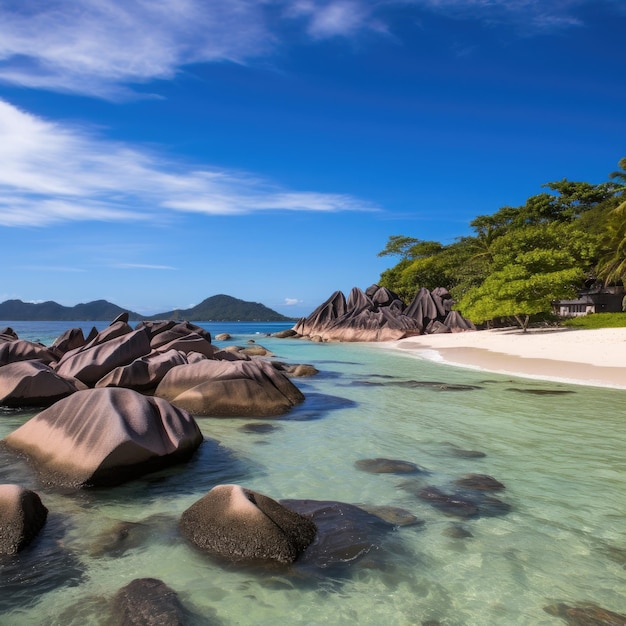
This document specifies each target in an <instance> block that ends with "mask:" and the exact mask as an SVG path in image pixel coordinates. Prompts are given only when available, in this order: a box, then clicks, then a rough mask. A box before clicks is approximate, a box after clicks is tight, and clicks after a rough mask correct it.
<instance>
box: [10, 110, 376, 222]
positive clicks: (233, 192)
mask: <svg viewBox="0 0 626 626" xmlns="http://www.w3.org/2000/svg"><path fill="white" fill-rule="evenodd" d="M0 137H2V141H1V142H0V163H2V167H0V225H4V226H43V225H46V224H52V223H56V222H64V221H85V220H90V221H108V222H121V221H131V220H135V221H136V220H148V219H150V220H154V219H155V217H158V216H161V217H163V216H167V215H168V214H169V215H171V214H172V213H173V212H193V213H201V214H206V215H243V214H247V213H254V212H258V211H268V210H281V211H316V212H333V211H347V210H374V209H375V207H373V206H372V205H371V204H369V203H367V202H363V201H360V200H358V199H357V198H354V197H352V196H349V195H341V194H327V193H317V192H311V191H305V192H299V191H293V190H289V189H284V188H281V187H280V186H279V185H277V184H275V183H273V182H271V181H267V180H264V179H261V178H259V177H256V176H254V175H251V174H249V173H246V172H236V171H226V170H220V169H212V168H209V167H202V168H191V167H189V168H187V169H185V168H183V167H181V165H180V164H178V163H173V162H171V161H170V160H169V159H167V158H165V157H164V156H163V155H160V154H156V153H154V152H150V151H148V150H145V149H142V148H141V147H137V146H132V145H128V144H125V143H119V142H118V143H116V142H112V141H107V140H105V139H101V138H100V137H98V136H97V135H94V134H92V133H90V132H88V131H86V130H84V129H80V128H72V127H69V126H64V125H61V124H59V123H53V122H49V121H46V120H44V119H41V118H39V117H35V116H33V115H30V114H28V113H26V112H24V111H21V110H19V109H17V108H16V107H14V106H13V105H11V104H9V103H8V102H6V101H3V100H0Z"/></svg>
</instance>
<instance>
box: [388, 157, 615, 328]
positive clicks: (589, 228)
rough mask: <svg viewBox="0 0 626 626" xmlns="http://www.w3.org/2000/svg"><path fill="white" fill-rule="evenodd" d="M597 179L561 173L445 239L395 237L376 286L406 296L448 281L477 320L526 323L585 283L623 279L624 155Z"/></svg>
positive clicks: (454, 294) (601, 283) (460, 304)
mask: <svg viewBox="0 0 626 626" xmlns="http://www.w3.org/2000/svg"><path fill="white" fill-rule="evenodd" d="M618 166H619V170H617V171H615V172H612V173H611V174H609V176H608V181H606V182H603V183H600V184H591V183H587V182H572V181H568V180H567V179H563V180H561V181H558V182H552V183H547V184H545V185H544V187H545V188H546V189H547V190H548V191H545V192H542V193H540V194H538V195H535V196H531V197H530V198H528V200H527V201H526V202H525V204H524V205H522V206H520V207H508V206H505V207H502V208H501V209H499V210H498V211H496V212H495V213H494V214H492V215H480V216H478V217H476V218H475V219H474V220H473V221H472V222H471V223H470V226H471V227H472V229H473V231H474V234H473V235H471V236H467V237H459V238H457V239H456V241H455V242H454V243H452V244H449V245H443V244H441V243H439V242H437V241H424V240H420V239H416V238H414V237H408V236H403V235H393V236H391V237H389V241H388V243H387V246H386V247H385V249H384V250H382V251H381V252H380V253H379V256H395V257H398V258H399V261H398V263H397V264H396V265H394V266H393V267H391V268H389V269H387V270H385V271H384V272H383V273H382V275H381V277H380V281H379V284H380V285H381V286H384V287H387V288H388V289H391V290H392V291H394V292H396V293H397V294H398V295H400V297H402V298H404V299H405V301H407V302H408V301H410V299H411V298H412V297H413V296H414V294H415V293H416V291H417V290H418V289H420V288H422V287H425V288H427V289H430V290H432V289H434V288H436V287H446V288H447V289H448V290H449V291H450V293H451V295H452V297H453V298H454V299H455V300H456V303H457V304H456V306H455V308H457V309H458V310H459V311H460V312H461V313H462V315H463V316H465V317H467V318H469V319H471V320H472V321H473V322H474V323H476V324H481V323H484V322H490V321H493V320H498V319H502V318H511V319H514V320H516V321H517V323H518V324H519V325H520V326H521V327H522V328H523V329H525V328H526V327H527V326H528V324H529V322H530V321H531V320H532V319H533V317H536V316H542V315H546V314H549V312H550V310H551V303H552V302H553V301H554V300H559V299H569V298H575V297H576V296H577V293H578V292H579V291H580V290H581V289H582V288H584V287H590V286H593V285H595V286H598V287H601V286H608V285H621V284H624V282H625V281H626V157H625V158H622V159H621V160H620V161H619V164H618Z"/></svg>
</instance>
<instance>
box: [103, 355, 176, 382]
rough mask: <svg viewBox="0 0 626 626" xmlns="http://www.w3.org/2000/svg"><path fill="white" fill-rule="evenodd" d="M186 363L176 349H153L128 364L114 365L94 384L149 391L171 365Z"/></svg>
mask: <svg viewBox="0 0 626 626" xmlns="http://www.w3.org/2000/svg"><path fill="white" fill-rule="evenodd" d="M186 364H187V359H186V357H185V355H184V354H182V353H181V352H178V350H168V351H167V352H158V351H154V352H151V353H150V354H148V355H146V356H143V357H141V358H139V359H135V360H134V361H133V362H132V363H129V364H128V365H121V366H120V367H116V368H115V369H114V370H113V371H111V372H109V373H108V374H105V375H104V376H103V377H102V378H101V379H100V380H99V381H98V382H97V383H96V385H95V386H96V387H125V388H127V389H134V390H135V391H142V392H145V391H150V390H152V389H154V388H155V387H156V386H157V385H158V384H159V383H160V382H161V380H162V379H163V377H164V376H165V374H167V372H169V371H170V370H171V369H172V368H173V367H177V366H178V365H186Z"/></svg>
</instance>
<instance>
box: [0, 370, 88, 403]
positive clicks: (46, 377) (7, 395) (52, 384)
mask: <svg viewBox="0 0 626 626" xmlns="http://www.w3.org/2000/svg"><path fill="white" fill-rule="evenodd" d="M80 389H85V385H84V384H83V383H81V382H80V381H79V380H76V379H68V378H64V377H62V376H59V374H58V373H57V372H55V371H54V370H53V369H52V368H51V367H49V366H48V365H45V364H44V363H40V362H38V361H18V362H16V363H9V364H8V365H4V366H3V367H2V368H1V369H0V405H4V406H11V407H19V406H49V405H50V404H53V403H55V402H56V401H57V400H61V398H65V397H67V396H69V395H71V394H73V393H75V392H76V391H78V390H80Z"/></svg>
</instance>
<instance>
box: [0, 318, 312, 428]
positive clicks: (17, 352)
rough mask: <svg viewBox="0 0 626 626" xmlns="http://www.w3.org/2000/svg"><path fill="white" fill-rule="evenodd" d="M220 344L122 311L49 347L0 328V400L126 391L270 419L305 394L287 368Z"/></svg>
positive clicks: (212, 412)
mask: <svg viewBox="0 0 626 626" xmlns="http://www.w3.org/2000/svg"><path fill="white" fill-rule="evenodd" d="M256 355H261V356H267V354H266V353H265V352H264V353H263V354H261V353H260V352H259V351H258V346H257V352H256V353H255V354H253V355H252V356H251V355H250V353H249V351H247V350H243V349H242V350H237V351H235V350H231V349H229V350H221V349H220V348H218V347H216V346H214V345H213V344H212V343H211V335H210V333H208V332H207V331H206V330H204V329H203V328H201V327H199V326H196V325H194V324H190V323H189V322H180V323H177V322H175V321H164V322H141V323H140V324H138V325H137V327H136V328H135V329H133V328H131V327H130V326H129V325H128V316H127V315H121V316H119V317H118V318H116V319H115V320H114V321H113V322H112V323H111V324H110V325H109V326H108V327H107V328H106V329H104V330H103V331H101V332H97V331H96V330H95V329H93V330H92V332H91V333H90V334H89V336H88V337H87V338H85V337H84V336H83V332H82V330H81V329H79V328H74V329H70V330H68V331H66V332H65V333H64V334H63V335H61V336H60V337H59V338H58V339H57V340H56V341H55V342H54V343H53V344H52V346H50V347H46V346H44V345H42V344H39V343H36V342H31V341H26V340H21V339H19V337H18V336H17V335H16V334H15V332H13V330H12V329H10V328H6V329H4V330H2V331H0V405H3V406H11V407H24V406H50V405H52V404H54V403H56V402H57V401H59V400H61V399H63V398H66V397H68V396H70V395H72V394H75V393H76V392H78V391H82V390H87V389H91V390H93V389H100V388H125V389H132V390H134V391H136V392H139V393H141V394H144V395H154V396H157V397H162V398H165V399H167V400H168V401H169V402H171V403H172V404H174V405H176V406H177V407H178V408H183V409H186V410H189V411H190V412H192V413H193V414H195V415H209V416H241V415H245V416H254V417H268V416H272V415H280V414H282V413H286V412H287V411H289V410H290V409H291V408H292V407H293V406H295V405H296V404H299V403H300V402H302V401H303V400H304V396H303V395H302V394H301V393H300V391H299V390H298V389H297V388H296V387H295V386H294V385H293V384H292V383H291V381H290V380H289V378H288V377H287V375H286V373H285V372H284V371H282V370H281V369H280V368H279V367H278V368H277V367H273V366H272V365H271V364H270V363H268V362H267V361H264V360H261V359H255V358H254V356H256Z"/></svg>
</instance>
